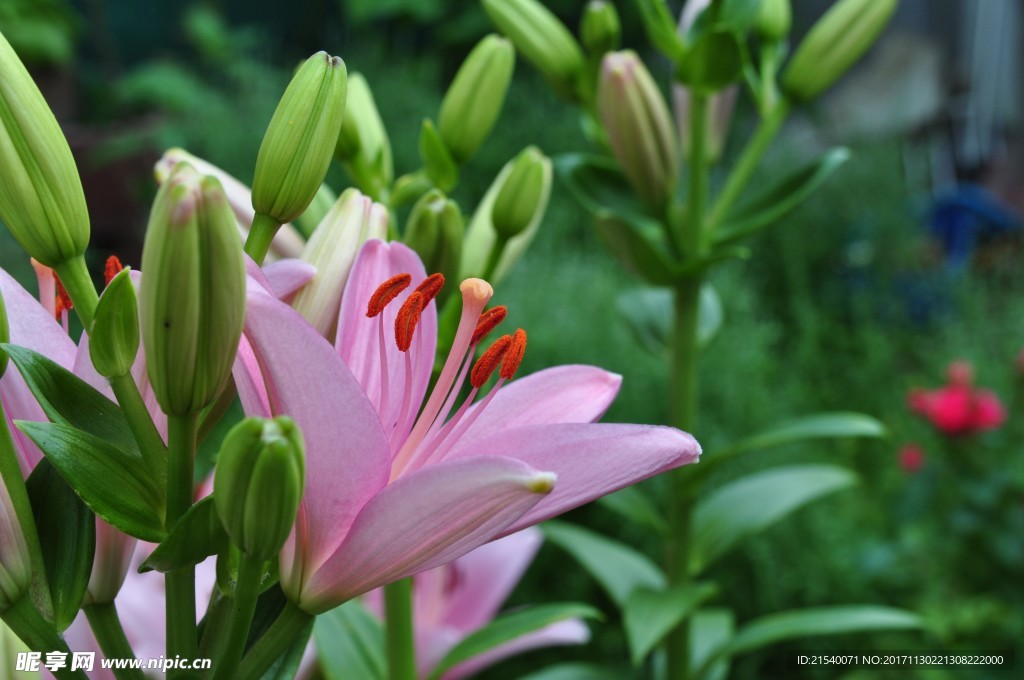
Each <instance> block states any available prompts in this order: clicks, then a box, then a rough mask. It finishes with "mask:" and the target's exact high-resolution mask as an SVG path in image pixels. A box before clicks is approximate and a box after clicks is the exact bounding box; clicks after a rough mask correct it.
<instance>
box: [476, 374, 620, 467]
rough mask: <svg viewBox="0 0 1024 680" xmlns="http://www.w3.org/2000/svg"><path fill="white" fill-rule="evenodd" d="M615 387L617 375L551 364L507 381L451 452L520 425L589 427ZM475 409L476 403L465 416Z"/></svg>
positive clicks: (613, 392) (610, 397) (608, 400)
mask: <svg viewBox="0 0 1024 680" xmlns="http://www.w3.org/2000/svg"><path fill="white" fill-rule="evenodd" d="M621 384H622V376H620V375H616V374H614V373H609V372H608V371H605V370H602V369H600V368H597V367H595V366H584V365H567V366H556V367H555V368H548V369H545V370H543V371H538V372H537V373H533V374H531V375H528V376H526V377H524V378H520V379H519V380H513V381H512V382H511V383H509V384H507V385H505V386H503V387H502V388H501V389H500V390H499V391H498V393H497V394H496V395H495V396H494V399H493V400H492V401H491V403H490V404H488V406H487V408H486V409H485V410H484V412H483V413H481V414H480V417H479V418H477V420H476V421H475V422H474V423H473V425H472V427H470V428H469V429H468V430H466V433H465V434H463V435H462V437H461V438H460V439H459V443H458V445H457V447H456V448H457V449H462V448H464V447H470V446H472V445H473V444H475V443H476V442H478V441H480V440H481V439H484V438H486V437H489V436H491V435H494V434H498V433H499V432H504V431H505V430H510V429H512V428H515V427H523V426H525V425H548V424H555V423H592V422H594V421H596V420H597V419H599V418H600V417H601V416H602V415H604V412H605V411H606V410H608V407H609V406H611V403H612V402H613V401H614V400H615V396H616V395H617V394H618V392H619V386H620V385H621ZM479 407H480V404H479V403H477V404H476V405H475V406H473V408H472V409H471V411H470V412H471V413H472V412H473V411H475V410H477V409H478V408H479ZM467 417H469V416H468V415H467Z"/></svg>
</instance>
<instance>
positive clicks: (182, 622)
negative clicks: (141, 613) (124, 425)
mask: <svg viewBox="0 0 1024 680" xmlns="http://www.w3.org/2000/svg"><path fill="white" fill-rule="evenodd" d="M198 419H199V418H198V416H197V415H196V414H190V415H186V416H168V418H167V444H168V446H167V520H166V523H167V528H168V530H169V529H171V528H172V527H174V525H175V524H176V523H177V521H178V520H179V519H180V518H181V516H182V515H184V514H185V513H186V512H187V511H188V509H189V508H190V507H192V494H193V480H192V477H193V468H194V466H195V453H196V425H197V422H198ZM195 576H196V571H195V567H185V568H182V569H178V570H176V571H172V572H169V573H168V574H167V575H166V588H165V589H166V591H167V656H168V658H170V657H173V656H181V657H182V658H186V659H187V658H192V659H194V658H196V655H197V651H198V641H197V639H196V578H195ZM173 676H174V673H172V674H171V676H170V677H173Z"/></svg>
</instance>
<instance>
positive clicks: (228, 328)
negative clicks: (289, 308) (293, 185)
mask: <svg viewBox="0 0 1024 680" xmlns="http://www.w3.org/2000/svg"><path fill="white" fill-rule="evenodd" d="M142 272H143V282H142V291H141V295H142V305H141V308H142V314H141V329H142V343H143V345H144V347H145V349H146V368H147V370H148V372H149V380H150V383H151V384H152V387H153V393H154V394H155V395H156V399H157V402H158V403H159V404H160V408H161V409H163V411H164V413H166V414H168V415H188V414H192V413H197V412H198V411H200V410H201V409H203V408H204V407H205V406H207V405H209V404H210V403H211V402H212V401H213V400H214V399H215V398H216V397H217V395H219V394H220V392H221V390H222V389H223V388H224V385H225V383H226V382H227V379H228V377H229V376H230V375H231V365H232V363H233V362H234V359H235V353H236V351H237V350H238V340H239V337H240V336H241V334H242V323H243V321H244V318H245V263H244V261H243V258H242V244H241V241H240V239H239V238H238V232H237V230H236V228H235V216H234V214H233V213H232V212H231V208H230V206H228V201H227V198H226V197H225V196H224V191H223V189H221V185H220V183H219V182H218V181H217V180H216V179H215V178H213V177H203V176H201V175H200V174H199V173H197V172H196V171H195V170H194V169H193V168H192V167H190V166H189V165H187V164H185V163H182V164H181V165H179V166H178V167H177V168H175V170H174V172H173V173H172V174H171V176H170V177H169V178H168V179H167V181H166V182H164V184H163V186H161V187H160V191H158V192H157V195H156V200H155V201H154V203H153V210H152V212H151V213H150V217H149V226H148V227H147V231H146V241H145V244H144V246H143V249H142Z"/></svg>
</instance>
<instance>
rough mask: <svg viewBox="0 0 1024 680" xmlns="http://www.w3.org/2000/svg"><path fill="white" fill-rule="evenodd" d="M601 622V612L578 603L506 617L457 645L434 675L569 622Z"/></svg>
mask: <svg viewBox="0 0 1024 680" xmlns="http://www.w3.org/2000/svg"><path fill="white" fill-rule="evenodd" d="M574 618H579V619H600V618H601V612H599V611H597V610H596V609H594V608H593V607H591V606H590V605H586V604H580V603H577V602H560V603H556V604H543V605H537V606H532V607H527V608H524V609H518V610H516V611H512V612H508V613H507V614H502V615H501V616H499V617H498V618H496V619H494V620H493V621H491V622H490V623H489V624H487V625H486V626H485V627H483V628H481V629H479V630H477V631H475V632H473V633H472V634H470V635H469V636H468V637H466V638H465V639H464V640H462V642H460V643H459V644H457V645H455V647H453V648H452V649H451V651H449V652H448V653H447V654H446V655H445V656H444V658H443V659H441V662H440V663H438V664H437V666H436V667H435V668H434V670H433V672H432V673H431V674H430V678H431V680H437V679H438V678H440V677H441V676H442V675H444V674H445V673H446V672H447V671H449V670H451V669H452V668H455V667H456V666H458V665H459V664H461V663H464V662H466V661H469V660H470V659H472V658H473V657H475V656H479V655H480V654H483V653H484V652H487V651H489V650H491V649H494V648H495V647H497V646H498V645H503V644H505V643H507V642H511V641H512V640H515V639H516V638H518V637H521V636H523V635H526V634H527V633H532V632H534V631H536V630H540V629H541V628H544V627H545V626H550V625H551V624H553V623H557V622H559V621H565V620H566V619H574Z"/></svg>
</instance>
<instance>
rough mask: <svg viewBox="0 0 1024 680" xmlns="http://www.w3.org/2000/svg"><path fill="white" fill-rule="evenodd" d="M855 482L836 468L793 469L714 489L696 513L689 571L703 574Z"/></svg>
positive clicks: (807, 466) (801, 466)
mask: <svg viewBox="0 0 1024 680" xmlns="http://www.w3.org/2000/svg"><path fill="white" fill-rule="evenodd" d="M856 481H857V478H856V475H855V474H854V473H853V472H852V471H850V470H847V469H845V468H841V467H838V466H835V465H792V466H787V467H781V468H775V469H772V470H767V471H764V472H758V473H755V474H752V475H748V476H746V477H743V478H741V479H738V480H736V481H733V482H730V483H729V484H726V485H725V486H723V487H721V488H719V489H716V490H715V491H714V492H712V493H711V495H709V496H707V497H705V498H704V499H703V500H701V502H699V503H698V504H697V507H696V509H695V511H694V515H693V528H692V536H693V542H692V544H691V551H690V571H691V572H692V573H698V572H700V571H701V570H703V569H704V568H705V567H707V566H708V564H710V563H711V562H713V561H714V560H715V559H716V558H718V557H719V556H721V555H722V554H723V553H725V552H726V551H728V550H729V549H730V548H732V547H733V546H735V545H736V544H737V543H739V542H740V541H742V540H744V539H745V538H747V537H749V536H752V535H753V534H756V533H757V532H759V531H762V530H764V529H766V528H768V527H769V526H771V525H772V524H774V523H775V522H778V521H779V520H781V519H782V518H783V517H785V516H786V515H788V514H789V513H791V512H793V511H794V510H796V509H797V508H799V507H801V506H803V505H805V504H807V503H809V502H811V501H812V500H814V499H816V498H820V497H821V496H824V495H826V494H829V493H832V492H834V491H838V490H840V489H845V488H847V487H849V486H852V485H853V484H855V483H856Z"/></svg>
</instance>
